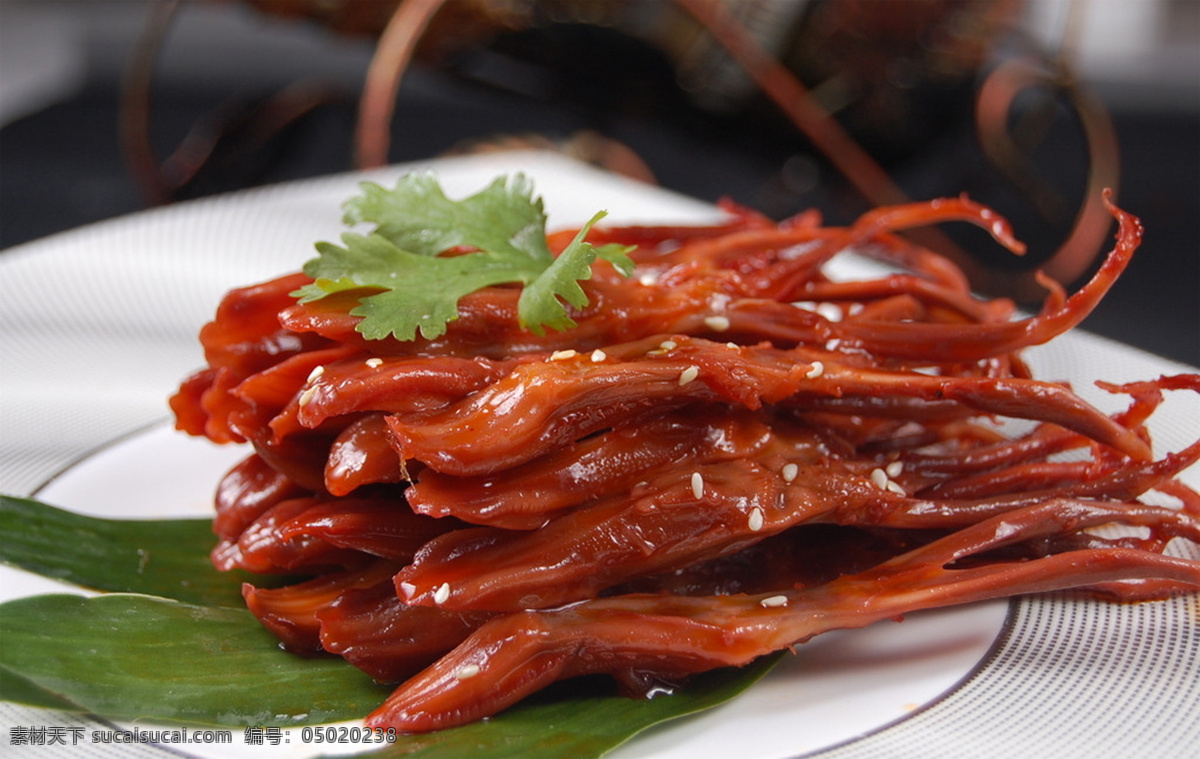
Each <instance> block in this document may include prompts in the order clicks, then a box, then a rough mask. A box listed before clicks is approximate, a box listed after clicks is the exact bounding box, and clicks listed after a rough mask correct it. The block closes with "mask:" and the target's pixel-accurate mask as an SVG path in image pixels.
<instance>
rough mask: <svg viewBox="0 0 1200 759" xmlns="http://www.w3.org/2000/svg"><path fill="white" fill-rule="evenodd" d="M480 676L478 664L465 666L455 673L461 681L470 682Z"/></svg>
mask: <svg viewBox="0 0 1200 759" xmlns="http://www.w3.org/2000/svg"><path fill="white" fill-rule="evenodd" d="M478 674H479V665H478V664H464V665H463V666H462V667H460V668H459V670H458V671H457V672H455V673H454V676H455V677H457V678H458V679H459V680H468V679H470V678H472V677H474V676H475V675H478Z"/></svg>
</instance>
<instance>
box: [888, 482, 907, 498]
mask: <svg viewBox="0 0 1200 759" xmlns="http://www.w3.org/2000/svg"><path fill="white" fill-rule="evenodd" d="M887 489H888V490H889V491H891V492H893V493H895V494H896V495H908V493H906V492H905V491H904V488H902V487H901V486H900V483H898V482H896V481H895V480H888V482H887Z"/></svg>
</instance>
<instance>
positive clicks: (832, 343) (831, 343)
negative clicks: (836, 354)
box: [825, 337, 842, 351]
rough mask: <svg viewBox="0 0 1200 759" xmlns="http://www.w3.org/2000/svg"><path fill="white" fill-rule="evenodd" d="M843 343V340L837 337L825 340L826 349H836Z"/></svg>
mask: <svg viewBox="0 0 1200 759" xmlns="http://www.w3.org/2000/svg"><path fill="white" fill-rule="evenodd" d="M841 344H842V341H841V340H840V339H839V338H836V337H835V338H833V339H831V340H826V341H825V350H827V351H835V350H837V349H838V348H839V347H840V346H841Z"/></svg>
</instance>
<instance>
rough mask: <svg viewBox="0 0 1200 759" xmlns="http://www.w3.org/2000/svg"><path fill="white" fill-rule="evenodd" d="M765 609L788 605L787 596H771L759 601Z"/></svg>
mask: <svg viewBox="0 0 1200 759" xmlns="http://www.w3.org/2000/svg"><path fill="white" fill-rule="evenodd" d="M758 603H759V605H760V606H762V607H763V608H764V609H770V608H772V607H775V606H787V605H788V597H787V596H769V597H767V598H764V599H763V600H761V601H759V602H758Z"/></svg>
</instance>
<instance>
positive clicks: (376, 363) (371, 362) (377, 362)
mask: <svg viewBox="0 0 1200 759" xmlns="http://www.w3.org/2000/svg"><path fill="white" fill-rule="evenodd" d="M367 366H369V367H371V368H372V369H378V368H379V367H381V366H383V359H381V358H369V359H367Z"/></svg>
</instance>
